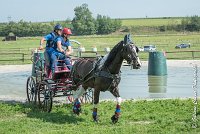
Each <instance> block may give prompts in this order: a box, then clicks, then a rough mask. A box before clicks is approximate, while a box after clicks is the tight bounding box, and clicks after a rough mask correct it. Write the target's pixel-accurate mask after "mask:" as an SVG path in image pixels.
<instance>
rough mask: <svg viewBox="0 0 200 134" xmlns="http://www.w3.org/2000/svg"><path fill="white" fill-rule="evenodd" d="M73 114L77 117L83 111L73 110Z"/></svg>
mask: <svg viewBox="0 0 200 134" xmlns="http://www.w3.org/2000/svg"><path fill="white" fill-rule="evenodd" d="M73 113H74V114H76V115H80V113H81V109H77V108H73Z"/></svg>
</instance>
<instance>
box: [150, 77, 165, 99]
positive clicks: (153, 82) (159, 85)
mask: <svg viewBox="0 0 200 134" xmlns="http://www.w3.org/2000/svg"><path fill="white" fill-rule="evenodd" d="M148 86H149V97H150V98H164V97H166V92H167V75H165V76H152V75H149V76H148Z"/></svg>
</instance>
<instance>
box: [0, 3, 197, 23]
mask: <svg viewBox="0 0 200 134" xmlns="http://www.w3.org/2000/svg"><path fill="white" fill-rule="evenodd" d="M83 3H86V4H88V8H89V10H90V11H91V12H92V14H93V17H95V18H96V16H97V14H100V15H105V16H109V17H111V18H145V17H149V18H152V17H186V16H193V15H198V16H200V0H0V22H8V21H20V20H24V21H31V22H44V21H58V20H66V19H73V17H74V8H75V7H77V6H81V5H82V4H83Z"/></svg>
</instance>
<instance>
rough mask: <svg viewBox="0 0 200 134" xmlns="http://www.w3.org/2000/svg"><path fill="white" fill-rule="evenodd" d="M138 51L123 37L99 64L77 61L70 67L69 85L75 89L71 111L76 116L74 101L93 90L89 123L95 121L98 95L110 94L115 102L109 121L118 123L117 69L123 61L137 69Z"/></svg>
mask: <svg viewBox="0 0 200 134" xmlns="http://www.w3.org/2000/svg"><path fill="white" fill-rule="evenodd" d="M138 51H139V50H138V47H137V46H135V45H134V44H133V43H132V41H131V39H130V35H126V36H125V37H124V40H123V41H120V42H119V43H118V44H117V45H115V46H114V48H113V49H112V50H111V51H110V53H109V54H108V55H106V56H104V58H103V59H101V60H91V59H80V60H78V61H76V62H75V63H74V65H73V69H72V71H71V77H72V82H73V84H74V85H77V90H76V91H74V92H73V95H74V99H75V102H74V106H73V111H74V113H76V114H79V112H80V110H81V107H80V102H79V100H78V98H79V97H80V96H81V95H82V94H83V93H84V92H85V91H86V90H87V89H88V88H93V89H94V107H93V119H94V121H98V116H97V104H98V103H99V95H100V91H110V92H111V93H112V94H113V95H114V96H115V97H116V100H117V106H116V110H115V114H114V115H113V116H112V117H111V120H112V122H113V123H116V122H117V121H118V118H119V116H120V103H121V97H120V95H119V88H118V84H119V83H120V79H121V77H120V68H121V65H122V62H123V60H124V59H125V60H126V61H127V63H128V64H130V65H131V66H132V68H133V69H139V68H140V67H141V62H140V60H139V57H138Z"/></svg>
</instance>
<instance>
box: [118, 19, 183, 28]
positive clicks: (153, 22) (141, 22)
mask: <svg viewBox="0 0 200 134" xmlns="http://www.w3.org/2000/svg"><path fill="white" fill-rule="evenodd" d="M181 20H182V18H166V19H163V18H141V19H121V21H122V26H163V25H164V26H167V25H177V24H181Z"/></svg>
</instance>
